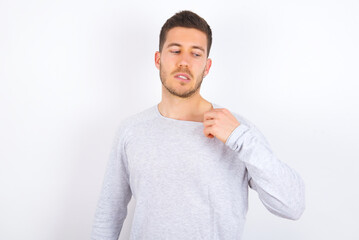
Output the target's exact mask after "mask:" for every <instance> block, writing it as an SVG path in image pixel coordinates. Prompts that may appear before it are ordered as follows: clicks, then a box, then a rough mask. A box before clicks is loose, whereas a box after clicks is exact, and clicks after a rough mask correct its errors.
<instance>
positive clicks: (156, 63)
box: [155, 51, 161, 70]
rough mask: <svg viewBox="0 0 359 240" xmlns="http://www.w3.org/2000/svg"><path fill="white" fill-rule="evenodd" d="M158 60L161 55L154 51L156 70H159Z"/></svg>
mask: <svg viewBox="0 0 359 240" xmlns="http://www.w3.org/2000/svg"><path fill="white" fill-rule="evenodd" d="M160 59H161V53H160V52H159V51H156V53H155V65H156V68H157V69H158V70H160Z"/></svg>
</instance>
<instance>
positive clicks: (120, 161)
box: [91, 127, 132, 240]
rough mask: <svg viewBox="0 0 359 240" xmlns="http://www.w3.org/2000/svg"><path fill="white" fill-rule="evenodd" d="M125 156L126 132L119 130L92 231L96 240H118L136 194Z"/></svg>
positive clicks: (93, 238) (92, 237)
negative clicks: (133, 191)
mask: <svg viewBox="0 0 359 240" xmlns="http://www.w3.org/2000/svg"><path fill="white" fill-rule="evenodd" d="M127 168H128V166H127V159H126V152H125V129H123V128H121V127H119V128H118V130H117V132H116V136H115V139H114V141H113V145H112V150H111V153H110V157H109V160H108V163H107V169H106V173H105V176H104V180H103V184H102V190H101V194H100V198H99V200H98V203H97V209H96V213H95V218H94V222H93V228H92V235H91V239H92V240H100V239H101V240H117V239H118V237H119V235H120V232H121V229H122V225H123V222H124V220H125V218H126V216H127V205H128V203H129V201H130V199H131V196H132V192H131V189H130V185H129V180H128V179H129V175H128V169H127Z"/></svg>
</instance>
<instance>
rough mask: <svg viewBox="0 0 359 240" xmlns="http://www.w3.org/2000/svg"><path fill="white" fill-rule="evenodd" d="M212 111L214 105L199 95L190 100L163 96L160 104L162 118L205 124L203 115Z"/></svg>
mask: <svg viewBox="0 0 359 240" xmlns="http://www.w3.org/2000/svg"><path fill="white" fill-rule="evenodd" d="M211 109H212V104H211V103H210V102H208V101H207V100H205V99H204V98H202V97H201V96H200V95H199V94H194V95H193V96H191V97H189V98H180V97H177V96H173V95H170V96H166V95H164V94H162V100H161V102H160V103H159V104H158V110H159V112H160V113H161V115H162V116H164V117H168V118H173V119H177V120H184V121H195V122H203V114H204V113H205V112H207V111H209V110H211Z"/></svg>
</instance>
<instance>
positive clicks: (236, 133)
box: [225, 124, 249, 151]
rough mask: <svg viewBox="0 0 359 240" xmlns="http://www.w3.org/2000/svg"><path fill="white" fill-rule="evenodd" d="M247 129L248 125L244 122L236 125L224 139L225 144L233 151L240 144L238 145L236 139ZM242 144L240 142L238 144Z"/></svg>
mask: <svg viewBox="0 0 359 240" xmlns="http://www.w3.org/2000/svg"><path fill="white" fill-rule="evenodd" d="M248 130H249V127H248V126H246V125H244V124H240V125H239V126H238V127H236V128H235V129H234V130H233V131H232V133H231V135H229V137H228V138H227V141H226V143H225V144H226V145H227V146H228V147H229V148H231V149H232V150H233V151H236V150H237V149H238V148H239V147H240V146H238V143H237V141H238V139H239V138H241V137H242V136H243V135H244V133H246V132H247V131H248ZM239 145H242V144H239Z"/></svg>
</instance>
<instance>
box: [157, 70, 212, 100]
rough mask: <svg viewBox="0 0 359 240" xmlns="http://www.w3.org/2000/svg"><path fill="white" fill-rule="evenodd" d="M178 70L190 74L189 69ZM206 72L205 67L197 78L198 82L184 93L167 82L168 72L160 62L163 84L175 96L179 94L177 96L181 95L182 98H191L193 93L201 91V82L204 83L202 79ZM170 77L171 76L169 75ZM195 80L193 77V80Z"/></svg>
mask: <svg viewBox="0 0 359 240" xmlns="http://www.w3.org/2000/svg"><path fill="white" fill-rule="evenodd" d="M176 72H187V73H188V74H190V73H189V72H188V71H186V70H183V71H181V70H180V69H179V70H177V71H176ZM204 72H205V69H203V72H202V74H201V75H200V76H199V78H198V79H197V82H196V85H195V87H194V88H193V89H190V90H188V91H186V92H184V93H179V92H177V90H176V89H174V88H171V87H170V86H168V85H167V84H166V83H167V78H166V75H167V73H166V72H165V71H164V70H163V69H162V68H161V64H160V78H161V82H162V85H163V86H164V87H165V88H166V89H167V91H168V92H169V93H171V94H172V95H174V96H177V97H180V98H189V97H191V96H192V95H193V94H195V93H196V92H197V91H199V89H200V87H201V84H202V81H203V78H204V77H203V76H204ZM169 77H170V76H169ZM193 80H195V79H193V78H192V81H193Z"/></svg>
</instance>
